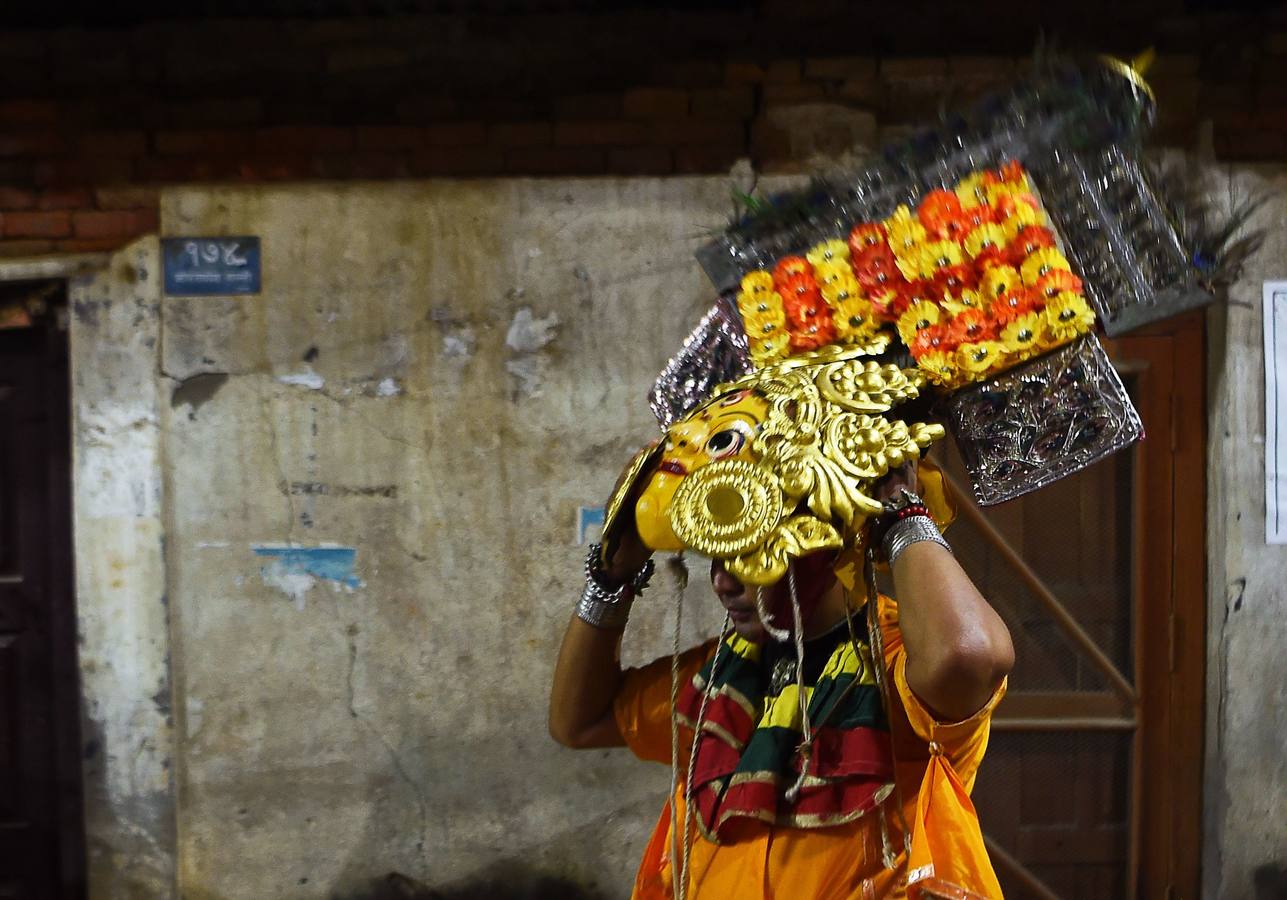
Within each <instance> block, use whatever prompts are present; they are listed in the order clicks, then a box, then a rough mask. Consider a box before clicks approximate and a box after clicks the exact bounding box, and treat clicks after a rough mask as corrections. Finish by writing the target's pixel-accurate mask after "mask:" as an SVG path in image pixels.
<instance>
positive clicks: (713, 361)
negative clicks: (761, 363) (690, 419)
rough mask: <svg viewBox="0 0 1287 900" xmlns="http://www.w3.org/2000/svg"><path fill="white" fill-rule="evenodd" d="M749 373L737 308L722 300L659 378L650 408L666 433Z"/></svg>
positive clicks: (652, 393) (749, 366) (695, 329)
mask: <svg viewBox="0 0 1287 900" xmlns="http://www.w3.org/2000/svg"><path fill="white" fill-rule="evenodd" d="M749 371H751V362H750V358H749V356H748V355H747V349H746V334H745V332H743V330H742V323H741V320H740V319H739V317H738V314H737V308H736V307H735V306H734V305H733V303H732V302H731V301H730V300H727V299H725V298H723V297H721V298H720V299H719V300H717V301H716V303H715V305H714V306H712V307H711V308H710V311H709V312H707V313H706V315H705V316H703V317H702V320H701V322H699V323H698V325H697V327H696V328H694V329H693V331H692V333H691V334H690V335H689V336H688V338H687V339H686V340H685V341H684V346H683V348H682V349H681V350H680V351H679V352H678V353H676V354H675V355H674V356H673V357H671V359H670V361H669V362H668V363H666V368H664V369H663V370H662V372H661V374H660V375H659V376H657V381H656V383H655V384H654V385H653V388H652V391H650V392H649V394H648V405H649V406H650V407H652V412H653V415H655V416H656V417H657V422H658V423H659V424H660V425H661V428H662V430H663V431H665V430H666V429H667V428H669V427H670V426H671V425H672V424H674V423H675V422H676V421H677V420H679V419H682V418H683V417H684V416H685V415H686V414H687V413H688V411H689V410H691V409H693V408H694V407H696V406H698V405H699V404H701V403H703V402H704V401H705V400H706V399H707V398H708V397H710V395H711V390H712V389H713V388H714V387H715V386H716V385H718V384H723V383H724V382H726V381H734V380H736V379H737V378H740V377H741V376H743V375H745V374H746V373H747V372H749Z"/></svg>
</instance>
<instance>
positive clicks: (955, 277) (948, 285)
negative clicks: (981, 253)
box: [934, 263, 979, 297]
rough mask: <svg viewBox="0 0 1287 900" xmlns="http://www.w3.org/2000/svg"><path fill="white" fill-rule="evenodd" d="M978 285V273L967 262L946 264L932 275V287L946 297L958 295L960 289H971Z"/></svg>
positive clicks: (959, 294)
mask: <svg viewBox="0 0 1287 900" xmlns="http://www.w3.org/2000/svg"><path fill="white" fill-rule="evenodd" d="M978 285H979V273H978V272H977V271H975V269H974V266H972V265H970V264H969V263H961V264H960V265H959V266H947V267H946V268H943V269H939V270H938V272H937V273H936V274H935V276H934V287H935V289H936V290H937V291H939V292H940V293H941V294H943V295H944V296H947V297H959V296H961V292H962V291H969V290H973V289H974V288H976V287H978Z"/></svg>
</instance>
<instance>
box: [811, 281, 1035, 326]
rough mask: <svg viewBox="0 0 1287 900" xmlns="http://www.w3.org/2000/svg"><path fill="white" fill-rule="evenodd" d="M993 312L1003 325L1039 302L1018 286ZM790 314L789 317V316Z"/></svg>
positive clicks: (993, 307) (1000, 299)
mask: <svg viewBox="0 0 1287 900" xmlns="http://www.w3.org/2000/svg"><path fill="white" fill-rule="evenodd" d="M989 309H990V310H991V312H992V318H993V319H995V320H996V321H997V322H998V323H999V324H1001V325H1009V324H1010V323H1011V322H1013V321H1014V320H1015V319H1017V318H1019V317H1020V316H1024V315H1027V314H1028V313H1030V312H1033V311H1034V310H1036V309H1037V303H1036V301H1035V299H1034V298H1033V296H1032V292H1031V291H1027V290H1024V289H1023V288H1021V287H1018V286H1016V287H1015V289H1014V290H1012V291H1008V292H1007V293H1005V294H1002V295H1001V296H1000V297H998V298H997V299H995V300H993V301H992V306H991V307H989ZM789 317H790V316H789V314H788V318H789Z"/></svg>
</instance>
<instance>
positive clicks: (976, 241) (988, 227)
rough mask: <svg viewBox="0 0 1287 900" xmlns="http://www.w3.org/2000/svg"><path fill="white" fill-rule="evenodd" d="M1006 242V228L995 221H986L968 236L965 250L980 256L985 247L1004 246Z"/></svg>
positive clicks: (971, 254)
mask: <svg viewBox="0 0 1287 900" xmlns="http://www.w3.org/2000/svg"><path fill="white" fill-rule="evenodd" d="M1005 244H1006V234H1005V229H1004V228H1002V227H1001V226H1000V225H998V224H996V223H995V222H985V223H983V224H982V225H980V226H979V227H978V228H976V229H974V230H973V231H971V232H970V233H969V234H968V235H967V236H966V238H965V252H966V253H968V254H970V256H978V255H979V253H980V251H982V250H983V248H985V247H1004V246H1005Z"/></svg>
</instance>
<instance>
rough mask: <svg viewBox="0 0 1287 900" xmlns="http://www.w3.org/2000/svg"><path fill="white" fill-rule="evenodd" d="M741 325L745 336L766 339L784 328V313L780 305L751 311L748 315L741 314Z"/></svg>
mask: <svg viewBox="0 0 1287 900" xmlns="http://www.w3.org/2000/svg"><path fill="white" fill-rule="evenodd" d="M742 324H743V325H744V326H745V328H746V336H747V337H749V338H751V339H756V338H762V337H767V336H768V335H770V334H774V333H776V332H777V331H779V330H781V329H783V328H785V327H786V313H784V312H783V310H782V306H781V304H779V305H778V306H777V307H776V308H775V307H771V306H770V307H767V308H765V309H757V310H753V311H752V312H751V314H750V315H747V314H745V313H743V314H742Z"/></svg>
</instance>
